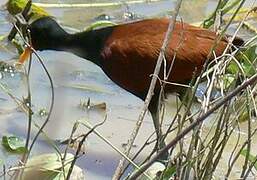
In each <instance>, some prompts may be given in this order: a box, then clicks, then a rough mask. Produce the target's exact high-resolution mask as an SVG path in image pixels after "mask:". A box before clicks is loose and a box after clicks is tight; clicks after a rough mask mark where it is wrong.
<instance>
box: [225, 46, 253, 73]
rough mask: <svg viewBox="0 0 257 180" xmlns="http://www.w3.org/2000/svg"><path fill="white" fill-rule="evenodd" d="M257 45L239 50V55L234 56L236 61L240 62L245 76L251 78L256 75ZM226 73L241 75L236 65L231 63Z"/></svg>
mask: <svg viewBox="0 0 257 180" xmlns="http://www.w3.org/2000/svg"><path fill="white" fill-rule="evenodd" d="M256 50H257V45H253V46H249V47H247V49H246V50H241V51H240V53H238V54H237V55H236V59H237V60H238V61H239V62H240V66H241V69H243V71H244V74H245V75H246V76H248V77H249V76H252V75H254V74H255V73H256V67H257V51H256ZM227 72H228V73H231V74H236V73H238V72H240V73H241V70H240V68H239V67H238V65H237V64H236V63H235V62H234V61H232V62H231V63H230V64H229V66H228V68H227Z"/></svg>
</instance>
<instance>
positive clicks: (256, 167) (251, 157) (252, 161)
mask: <svg viewBox="0 0 257 180" xmlns="http://www.w3.org/2000/svg"><path fill="white" fill-rule="evenodd" d="M247 153H248V151H247V150H246V149H243V150H242V151H241V152H240V154H241V155H243V156H244V157H246V155H247ZM256 159H257V156H254V155H252V154H250V153H249V158H248V161H249V162H250V163H254V162H255V163H254V168H255V170H257V162H256Z"/></svg>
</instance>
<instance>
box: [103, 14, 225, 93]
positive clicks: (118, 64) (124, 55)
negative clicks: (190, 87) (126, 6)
mask: <svg viewBox="0 0 257 180" xmlns="http://www.w3.org/2000/svg"><path fill="white" fill-rule="evenodd" d="M168 25H169V21H168V20H167V19H151V20H143V21H138V22H133V23H129V24H123V25H119V26H115V27H114V29H113V31H112V33H111V35H110V36H109V38H107V40H106V42H105V44H104V46H103V50H102V51H101V59H102V60H101V61H102V62H101V63H102V68H103V70H104V71H105V73H106V74H107V75H108V76H109V77H110V78H111V79H112V80H113V81H114V82H116V83H117V84H118V85H120V86H121V87H123V88H124V89H127V90H128V91H130V92H132V93H134V94H136V95H137V96H139V97H144V96H145V94H146V93H147V90H148V88H149V85H150V80H151V77H150V75H151V74H153V72H154V68H155V65H156V62H157V59H158V55H159V52H160V49H161V46H162V43H163V40H164V36H165V33H166V31H167V28H168ZM216 38H217V35H216V34H215V33H214V32H212V31H209V30H206V29H203V28H198V27H194V26H191V25H189V24H186V23H181V22H177V23H176V25H175V28H174V31H173V34H172V39H171V41H170V43H169V46H168V48H167V50H166V55H165V57H166V60H167V69H168V68H169V67H170V64H171V62H172V60H173V57H174V55H175V54H176V58H175V62H174V65H173V68H172V72H171V75H170V76H169V78H168V80H169V81H170V82H176V83H187V82H188V81H190V79H191V78H192V75H193V73H194V72H195V70H196V74H198V73H199V72H200V71H201V69H202V66H203V64H204V62H205V60H206V58H207V56H208V54H209V52H210V50H211V48H212V46H213V44H214V41H215V39H216ZM226 45H227V41H226V40H224V39H223V40H222V41H220V43H219V44H218V45H217V47H216V49H215V54H216V56H219V55H221V54H222V52H223V50H224V49H225V47H226ZM162 72H163V68H162V70H161V73H160V76H161V77H163V73H162ZM157 89H158V87H157ZM167 90H168V91H176V88H175V87H171V86H170V88H169V87H167Z"/></svg>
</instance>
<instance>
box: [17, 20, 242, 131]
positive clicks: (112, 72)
mask: <svg viewBox="0 0 257 180" xmlns="http://www.w3.org/2000/svg"><path fill="white" fill-rule="evenodd" d="M168 24H169V21H168V20H167V19H148V20H141V21H136V22H132V23H128V24H121V25H116V26H112V27H105V28H101V29H97V30H92V31H85V32H80V33H76V34H69V33H67V32H65V31H64V30H63V29H62V28H61V27H60V26H59V25H58V24H57V23H56V21H55V20H53V19H52V18H50V17H43V18H40V19H38V20H36V21H34V22H33V23H32V24H31V25H30V26H29V30H30V33H31V42H32V44H31V46H32V47H33V48H34V49H35V50H47V49H48V50H57V51H69V52H72V53H74V54H76V55H78V56H80V57H82V58H85V59H87V60H89V61H91V62H93V63H95V64H96V65H98V66H99V67H101V68H102V70H103V71H104V72H105V74H106V75H107V76H108V77H109V78H110V79H111V80H112V81H113V82H115V83H116V84H118V85H119V86H120V87H122V88H123V89H125V90H127V91H129V92H131V93H132V94H134V95H135V96H137V97H139V98H140V99H142V100H144V99H145V97H146V95H147V92H148V88H149V85H150V81H151V77H150V75H151V74H153V72H154V68H155V65H156V62H157V59H158V55H159V52H160V48H161V45H162V43H163V40H164V36H165V33H166V31H167V27H168ZM216 38H217V35H216V34H215V32H212V31H210V30H206V29H203V28H199V27H194V26H191V25H189V24H186V23H181V22H177V23H176V25H175V29H174V31H173V36H172V40H171V42H170V43H169V46H168V49H167V51H166V54H165V55H166V61H167V69H169V67H170V65H171V63H172V60H173V56H174V51H175V49H176V58H175V60H174V64H173V68H172V71H171V74H170V76H169V77H168V81H169V82H174V83H181V84H185V83H188V82H190V80H191V78H192V75H193V74H194V73H196V75H198V74H199V73H200V71H201V69H202V66H203V64H204V62H205V60H206V59H207V56H208V54H209V51H210V49H211V47H212V46H213V44H214V41H215V39H216ZM227 43H228V42H227V40H226V39H225V38H224V39H222V40H221V41H220V42H219V44H218V45H217V47H216V49H215V54H216V56H219V55H221V54H222V52H223V50H224V49H225V47H226V46H227ZM233 43H234V45H236V46H239V45H241V44H243V41H242V40H241V39H239V38H236V39H235V41H234V42H233ZM28 51H29V49H27V50H25V52H24V53H23V55H22V56H21V58H20V62H21V63H23V62H24V60H25V59H26V55H27V54H28ZM162 69H163V67H162ZM160 76H161V77H163V70H162V71H161V73H160ZM159 91H160V85H159V84H158V85H157V86H156V88H155V92H154V93H155V94H154V96H153V98H152V100H151V102H150V104H149V107H148V108H149V111H150V112H151V115H152V118H153V119H154V122H158V121H156V118H157V104H158V103H157V101H158V94H159ZM180 91H181V88H180V87H179V86H175V85H166V87H165V92H166V93H169V92H177V93H180ZM154 125H155V129H156V131H158V125H157V124H156V123H155V124H154Z"/></svg>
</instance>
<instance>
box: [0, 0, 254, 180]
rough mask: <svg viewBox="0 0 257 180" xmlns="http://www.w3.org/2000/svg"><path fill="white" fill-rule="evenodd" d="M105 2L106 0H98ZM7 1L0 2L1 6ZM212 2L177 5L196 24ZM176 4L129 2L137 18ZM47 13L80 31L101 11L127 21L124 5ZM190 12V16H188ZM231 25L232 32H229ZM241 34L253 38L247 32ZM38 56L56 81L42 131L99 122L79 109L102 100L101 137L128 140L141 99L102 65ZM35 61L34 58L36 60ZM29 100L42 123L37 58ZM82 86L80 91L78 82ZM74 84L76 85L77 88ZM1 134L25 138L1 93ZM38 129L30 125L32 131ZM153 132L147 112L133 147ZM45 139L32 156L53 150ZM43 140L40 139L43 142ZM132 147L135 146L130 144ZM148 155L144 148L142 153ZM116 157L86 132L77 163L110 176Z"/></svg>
mask: <svg viewBox="0 0 257 180" xmlns="http://www.w3.org/2000/svg"><path fill="white" fill-rule="evenodd" d="M35 2H51V3H54V2H63V3H70V2H73V3H86V2H95V1H90V0H88V1H85V0H76V1H74V0H73V1H71V0H62V1H61V0H60V1H57V0H56V1H52V0H51V1H50V0H48V1H46V0H44V1H35ZM99 2H104V1H99ZM4 3H5V1H3V0H0V4H4ZM215 4H216V1H205V0H203V1H201V2H199V1H197V2H195V1H194V2H192V1H189V0H188V1H185V2H184V6H183V7H182V9H181V13H180V14H181V17H182V18H183V20H184V21H185V22H198V21H201V20H202V19H203V17H205V16H206V15H207V14H209V12H211V11H212V10H213V9H214V8H215ZM173 7H174V1H172V0H165V1H161V2H157V3H142V4H135V5H129V11H131V12H134V13H136V14H137V15H138V16H139V17H146V18H147V17H156V16H158V17H159V16H167V15H168V14H170V10H171V9H173ZM46 10H47V11H48V12H49V13H50V14H52V15H54V16H55V17H56V19H58V21H59V22H60V23H61V24H62V25H64V26H66V27H72V28H75V29H78V30H82V29H84V28H85V27H86V26H87V25H89V24H90V23H91V22H93V19H94V18H95V17H97V16H98V15H100V14H108V15H110V16H112V17H113V18H114V20H115V21H117V22H123V21H127V20H125V19H124V17H123V14H124V12H125V11H126V10H127V7H126V6H125V5H124V6H115V7H104V8H87V9H85V8H47V9H46ZM192 12H194V15H192ZM6 16H7V14H6V12H5V11H0V27H1V28H0V35H4V34H7V33H8V32H9V30H10V28H11V25H10V24H9V23H8V22H7V21H6ZM233 30H234V29H233V27H232V28H230V31H231V32H233ZM240 34H241V35H242V36H243V37H245V38H249V37H251V34H249V33H246V31H241V32H240ZM5 45H7V44H5V43H4V42H3V44H0V60H1V61H2V60H4V61H7V62H13V61H15V60H16V59H17V53H16V52H15V51H14V49H13V48H12V47H9V46H7V47H8V51H6V49H5V47H6V46H5ZM39 55H40V56H41V57H43V59H44V63H45V65H46V66H47V68H48V71H49V72H50V74H51V77H52V78H53V81H54V89H55V105H54V109H53V114H52V115H51V119H50V122H49V123H48V125H47V127H46V128H45V132H46V134H47V135H48V136H49V137H50V138H51V139H62V140H63V139H66V138H68V137H69V134H70V132H71V129H72V126H73V124H74V122H75V121H76V120H78V119H87V120H88V121H89V122H90V123H91V124H97V123H99V122H101V121H102V120H103V119H104V115H105V111H103V110H99V109H97V110H91V111H89V112H88V111H86V110H83V109H81V108H79V104H80V101H81V100H85V101H86V100H87V99H88V98H90V100H91V102H93V103H102V102H105V103H106V105H107V120H106V122H105V123H104V125H102V126H101V127H99V128H97V130H98V131H99V132H101V133H102V135H103V136H104V137H107V139H108V140H110V141H111V142H112V143H113V144H114V145H115V146H117V147H118V148H119V149H122V144H123V143H126V142H127V138H128V137H129V134H130V133H131V131H132V129H133V127H134V124H135V120H136V119H137V117H138V115H139V112H140V110H141V107H142V105H143V104H142V101H141V100H139V99H138V98H136V97H134V96H133V95H131V94H129V93H128V92H126V91H124V90H122V89H121V88H119V87H118V86H117V85H115V84H114V83H113V82H111V81H110V79H108V78H107V77H106V76H105V75H104V74H103V72H102V71H101V69H100V68H98V67H96V66H95V65H93V64H92V63H90V62H88V61H85V60H84V59H81V58H79V57H77V56H74V55H72V54H70V53H65V52H54V51H44V52H40V53H39ZM34 59H36V58H34ZM30 77H31V79H30V84H31V89H32V104H33V111H34V113H35V115H34V117H33V119H34V121H35V122H36V123H39V124H40V123H42V122H43V121H44V118H45V117H40V116H39V115H38V112H39V110H40V109H42V108H47V107H49V104H50V88H49V87H50V85H49V81H48V79H47V76H46V74H45V73H44V72H43V70H42V68H41V66H40V65H39V63H38V62H37V61H33V64H32V71H31V76H30ZM0 82H1V83H5V84H7V85H8V88H9V89H10V91H11V92H12V93H13V94H14V95H15V96H16V97H19V98H22V97H25V96H26V94H27V91H26V87H25V85H24V84H25V83H24V82H25V79H24V76H23V75H22V74H19V73H17V74H14V77H11V75H10V74H8V73H6V74H4V78H3V79H2V80H0ZM83 85H84V86H86V87H84V88H83V89H81V88H78V86H83ZM76 87H77V88H76ZM0 114H1V115H0V124H1V131H0V135H6V134H14V135H17V136H20V137H24V138H25V137H26V131H25V129H26V125H27V118H26V115H25V114H24V113H23V112H21V111H20V110H19V109H18V108H17V105H16V104H15V103H14V101H13V100H12V99H11V98H10V97H9V96H7V95H6V94H5V93H3V92H2V91H0ZM36 131H37V129H36V128H34V129H33V133H32V134H35V132H36ZM86 131H87V129H86V128H80V129H79V132H86ZM152 132H153V125H152V122H151V118H150V116H149V114H147V115H146V117H145V121H144V123H143V127H142V128H141V131H140V133H139V136H138V138H137V140H136V145H137V147H138V146H140V144H141V143H142V142H144V141H145V139H146V138H147V137H148V136H149V135H150V134H151V133H152ZM43 139H44V138H43V137H41V138H40V141H38V143H37V144H36V145H35V148H34V151H33V153H32V154H40V153H44V152H52V151H53V150H52V147H50V146H49V145H48V144H47V143H46V142H44V141H43ZM41 140H42V141H41ZM1 148H2V147H1V146H0V159H4V160H5V163H6V164H7V166H8V165H11V164H12V163H13V162H15V161H16V158H17V156H14V155H9V154H8V153H7V152H5V151H3V150H2V151H1ZM133 150H136V148H134V149H133ZM146 153H147V152H146ZM119 158H120V156H119V155H118V154H117V153H116V152H114V151H113V150H112V149H111V148H110V147H109V146H108V145H106V144H105V143H103V141H102V140H101V139H99V138H98V137H96V136H95V135H90V136H89V138H88V140H87V145H86V156H85V157H82V158H80V159H79V160H78V163H77V165H79V166H80V167H82V168H83V169H85V172H86V173H85V174H86V177H87V178H88V179H110V178H111V176H112V174H113V172H114V170H115V168H116V165H117V162H118V160H119Z"/></svg>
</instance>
